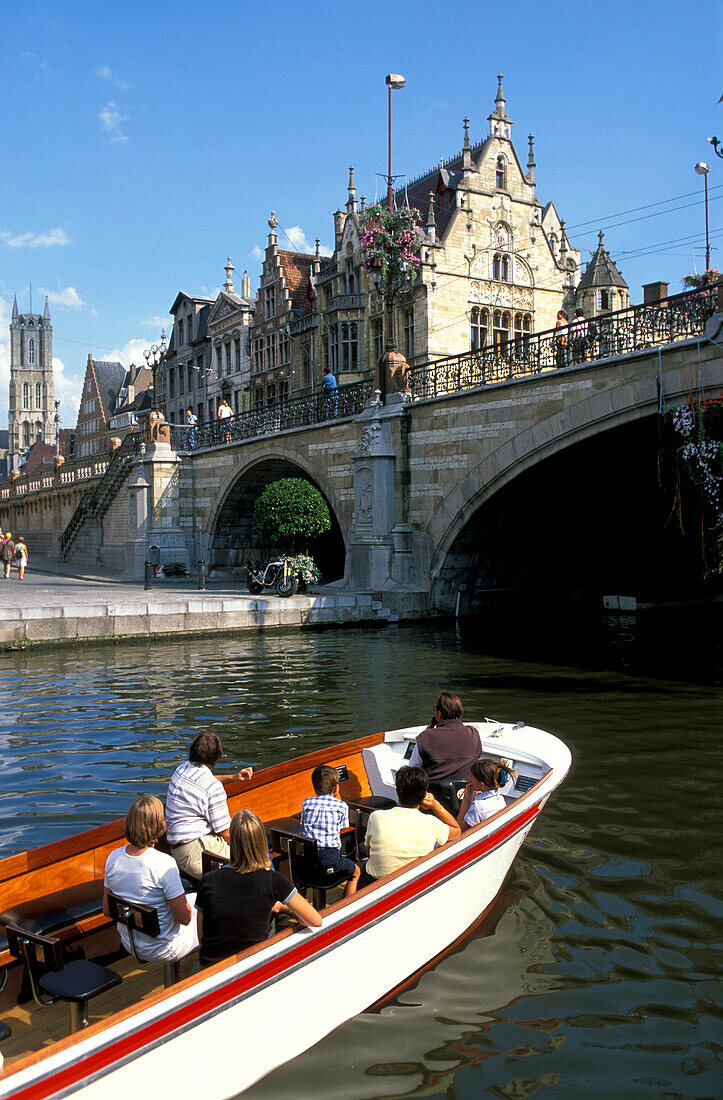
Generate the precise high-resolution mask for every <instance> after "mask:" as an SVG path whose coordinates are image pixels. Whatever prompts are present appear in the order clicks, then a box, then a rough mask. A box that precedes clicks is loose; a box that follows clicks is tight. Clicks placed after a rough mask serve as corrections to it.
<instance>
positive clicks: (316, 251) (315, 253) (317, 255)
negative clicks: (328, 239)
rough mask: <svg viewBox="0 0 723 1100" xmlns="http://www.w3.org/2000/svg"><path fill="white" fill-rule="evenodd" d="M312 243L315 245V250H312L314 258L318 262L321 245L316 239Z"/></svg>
mask: <svg viewBox="0 0 723 1100" xmlns="http://www.w3.org/2000/svg"><path fill="white" fill-rule="evenodd" d="M314 243H315V244H316V248H315V249H314V256H315V258H316V259H317V260H320V259H321V252H320V251H319V246H320V244H321V241H320V240H319V238H318V237H317V238H316V241H315V242H314Z"/></svg>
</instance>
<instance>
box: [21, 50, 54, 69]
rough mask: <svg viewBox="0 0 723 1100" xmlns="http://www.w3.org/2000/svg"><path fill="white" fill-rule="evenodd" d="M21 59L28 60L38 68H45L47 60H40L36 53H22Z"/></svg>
mask: <svg viewBox="0 0 723 1100" xmlns="http://www.w3.org/2000/svg"><path fill="white" fill-rule="evenodd" d="M21 60H22V61H30V62H31V63H32V64H33V65H35V67H36V68H38V69H47V67H48V63H47V61H42V60H41V59H40V58H39V57H38V55H37V54H36V53H24V54H22V57H21Z"/></svg>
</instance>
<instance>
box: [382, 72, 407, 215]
mask: <svg viewBox="0 0 723 1100" xmlns="http://www.w3.org/2000/svg"><path fill="white" fill-rule="evenodd" d="M386 83H387V87H388V89H389V118H388V122H389V159H388V161H387V165H388V169H387V203H388V205H389V209H390V210H392V209H393V208H394V189H393V186H392V185H393V182H394V177H393V176H392V88H404V87H405V86H406V83H407V81H406V80H405V78H404V77H403V76H402V74H401V73H390V74H389V76H388V77H387V78H386Z"/></svg>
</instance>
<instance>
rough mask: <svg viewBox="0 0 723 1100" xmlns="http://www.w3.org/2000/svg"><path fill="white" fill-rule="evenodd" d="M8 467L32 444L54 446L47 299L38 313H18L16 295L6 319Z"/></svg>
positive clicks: (17, 462)
mask: <svg viewBox="0 0 723 1100" xmlns="http://www.w3.org/2000/svg"><path fill="white" fill-rule="evenodd" d="M8 429H9V439H8V446H9V450H10V468H11V469H17V468H18V466H19V463H20V456H21V455H22V454H24V452H25V451H27V450H28V448H29V447H31V446H32V445H33V443H37V442H39V441H42V442H44V443H48V444H50V445H51V446H55V443H56V434H57V427H56V423H55V387H54V386H53V326H52V325H51V323H50V310H49V308H48V299H47V298H46V299H45V310H44V312H43V313H42V314H40V313H20V312H19V310H18V300H17V297H16V298H15V300H14V302H13V315H12V320H11V322H10V393H9V401H8Z"/></svg>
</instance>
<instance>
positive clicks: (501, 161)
mask: <svg viewBox="0 0 723 1100" xmlns="http://www.w3.org/2000/svg"><path fill="white" fill-rule="evenodd" d="M495 187H496V188H497V189H498V190H500V191H506V190H507V161H506V160H505V158H504V157H502V156H499V157H498V158H497V168H496V170H495Z"/></svg>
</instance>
